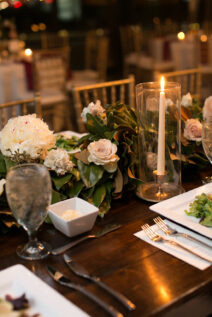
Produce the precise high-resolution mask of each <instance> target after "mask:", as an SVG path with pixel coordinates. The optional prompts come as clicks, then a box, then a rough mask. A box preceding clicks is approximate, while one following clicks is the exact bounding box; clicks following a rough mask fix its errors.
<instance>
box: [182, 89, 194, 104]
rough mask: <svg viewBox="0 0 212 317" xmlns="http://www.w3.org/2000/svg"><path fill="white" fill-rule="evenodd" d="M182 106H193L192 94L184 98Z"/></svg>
mask: <svg viewBox="0 0 212 317" xmlns="http://www.w3.org/2000/svg"><path fill="white" fill-rule="evenodd" d="M181 104H182V106H184V107H188V106H191V105H192V96H191V94H190V92H188V93H187V94H186V95H183V96H182V100H181Z"/></svg>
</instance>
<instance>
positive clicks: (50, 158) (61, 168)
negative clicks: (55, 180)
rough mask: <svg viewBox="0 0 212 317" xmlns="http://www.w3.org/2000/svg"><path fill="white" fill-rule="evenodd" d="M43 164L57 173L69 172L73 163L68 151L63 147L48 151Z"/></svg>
mask: <svg viewBox="0 0 212 317" xmlns="http://www.w3.org/2000/svg"><path fill="white" fill-rule="evenodd" d="M44 165H45V166H46V167H48V168H50V169H51V170H53V171H55V172H56V173H57V174H58V175H64V174H65V173H68V172H70V171H71V170H72V169H73V167H74V164H73V162H72V161H71V160H70V158H69V155H68V153H67V152H66V151H65V150H64V149H56V150H51V151H49V152H48V155H47V157H46V158H45V161H44Z"/></svg>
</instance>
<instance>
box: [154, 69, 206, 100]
mask: <svg viewBox="0 0 212 317" xmlns="http://www.w3.org/2000/svg"><path fill="white" fill-rule="evenodd" d="M161 76H164V78H165V79H166V80H167V81H175V82H178V83H180V84H181V92H182V95H185V94H187V93H188V92H190V94H191V95H192V96H193V97H196V98H198V99H199V100H200V99H201V97H202V95H201V87H202V72H201V68H192V69H186V70H179V71H174V72H168V73H155V79H156V80H159V79H160V77H161Z"/></svg>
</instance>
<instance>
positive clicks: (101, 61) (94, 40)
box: [85, 31, 109, 81]
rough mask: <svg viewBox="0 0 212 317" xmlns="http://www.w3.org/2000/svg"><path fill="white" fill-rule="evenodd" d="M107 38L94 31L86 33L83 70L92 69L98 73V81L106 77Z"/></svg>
mask: <svg viewBox="0 0 212 317" xmlns="http://www.w3.org/2000/svg"><path fill="white" fill-rule="evenodd" d="M108 49H109V38H108V36H106V35H104V34H103V35H98V34H97V33H96V31H88V32H87V34H86V38H85V69H93V70H95V71H97V73H98V80H99V81H105V80H106V77H107V65H108Z"/></svg>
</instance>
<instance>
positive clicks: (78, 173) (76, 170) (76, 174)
mask: <svg viewBox="0 0 212 317" xmlns="http://www.w3.org/2000/svg"><path fill="white" fill-rule="evenodd" d="M71 174H72V175H74V176H75V178H76V181H79V180H80V178H81V177H80V172H79V171H78V169H77V168H73V169H72V171H71Z"/></svg>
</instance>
